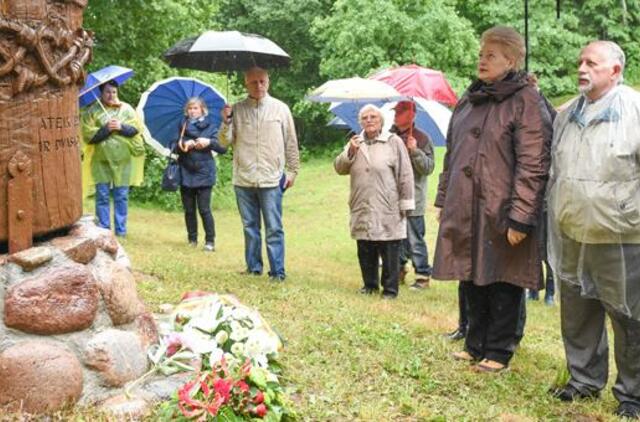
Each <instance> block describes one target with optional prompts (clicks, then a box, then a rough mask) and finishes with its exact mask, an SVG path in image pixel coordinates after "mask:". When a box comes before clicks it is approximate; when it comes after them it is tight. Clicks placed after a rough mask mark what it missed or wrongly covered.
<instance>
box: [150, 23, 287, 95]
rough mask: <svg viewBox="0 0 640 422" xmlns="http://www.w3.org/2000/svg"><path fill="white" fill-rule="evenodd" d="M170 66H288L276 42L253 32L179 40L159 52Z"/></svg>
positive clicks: (221, 68)
mask: <svg viewBox="0 0 640 422" xmlns="http://www.w3.org/2000/svg"><path fill="white" fill-rule="evenodd" d="M163 58H164V60H165V61H166V62H167V63H169V66H171V67H178V68H186V69H195V70H204V71H206V72H227V97H228V96H229V73H230V72H231V71H234V70H247V69H250V68H252V67H254V66H258V67H261V68H263V69H272V68H277V67H286V66H289V62H290V60H291V58H290V57H289V55H288V54H287V53H286V52H285V51H284V50H283V49H282V48H280V47H279V46H278V45H277V44H276V43H274V42H273V41H271V40H270V39H268V38H265V37H262V36H260V35H256V34H246V33H242V32H238V31H206V32H203V33H202V34H200V35H199V36H197V37H193V38H187V39H185V40H182V41H179V42H178V43H176V44H175V45H174V46H173V47H171V48H170V49H168V50H167V51H166V52H165V53H164V54H163Z"/></svg>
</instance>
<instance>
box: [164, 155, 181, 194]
mask: <svg viewBox="0 0 640 422" xmlns="http://www.w3.org/2000/svg"><path fill="white" fill-rule="evenodd" d="M161 186H162V190H164V191H167V192H175V191H177V190H178V188H179V187H180V164H178V161H177V160H176V159H174V158H172V157H169V158H168V162H167V167H165V169H164V172H162V185H161Z"/></svg>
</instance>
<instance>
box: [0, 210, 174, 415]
mask: <svg viewBox="0 0 640 422" xmlns="http://www.w3.org/2000/svg"><path fill="white" fill-rule="evenodd" d="M135 283H136V282H135V280H134V277H133V274H132V272H131V266H130V262H129V259H128V257H127V255H126V253H125V251H124V250H123V248H122V246H120V245H119V244H118V242H117V240H116V238H115V237H114V236H113V234H112V233H111V232H110V231H109V230H105V229H102V228H98V227H97V226H96V225H95V224H94V223H93V218H92V217H83V218H82V219H81V220H80V221H78V222H77V223H76V224H74V225H73V226H72V227H71V228H70V230H69V231H68V233H67V235H65V236H62V237H56V238H54V239H51V240H48V241H44V242H40V243H36V245H35V246H34V247H32V248H30V249H27V250H24V251H21V252H19V253H16V254H13V255H0V315H2V320H0V408H2V409H7V410H9V411H21V412H26V413H43V412H53V411H56V410H59V409H61V408H63V407H66V406H69V405H73V404H80V405H94V404H98V405H101V406H103V408H105V409H107V410H109V411H112V412H113V413H120V414H131V415H132V416H133V415H134V413H136V412H138V413H140V412H142V410H144V412H146V409H148V407H149V403H151V402H153V401H154V400H162V399H166V398H167V397H168V396H169V395H170V394H171V393H173V391H175V388H177V386H179V384H180V382H184V380H183V379H182V377H180V378H177V379H173V380H172V379H166V378H162V377H161V378H155V379H152V380H150V381H148V382H147V383H146V384H145V385H144V387H143V388H138V389H136V391H135V392H134V393H135V395H134V396H133V397H131V396H127V395H125V394H124V387H125V385H126V384H127V383H128V382H130V381H132V380H135V379H137V378H139V377H140V376H141V375H143V374H144V373H145V372H146V371H147V370H148V369H149V368H148V362H149V361H148V359H147V353H146V351H147V348H148V347H149V346H150V345H151V344H153V343H156V342H157V341H158V333H157V329H156V323H155V321H154V318H153V316H152V315H151V314H150V313H149V312H147V311H146V310H145V306H144V304H143V303H142V302H141V301H140V299H139V298H138V295H137V293H136V285H135ZM174 384H175V385H174ZM143 404H144V406H143ZM144 412H142V413H144Z"/></svg>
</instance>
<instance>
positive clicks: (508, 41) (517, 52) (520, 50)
mask: <svg viewBox="0 0 640 422" xmlns="http://www.w3.org/2000/svg"><path fill="white" fill-rule="evenodd" d="M488 43H492V44H497V45H499V46H500V47H501V49H502V53H503V54H504V55H505V56H506V57H507V58H509V59H511V60H513V62H514V65H513V66H514V68H513V70H520V69H522V67H523V66H524V58H525V56H526V54H527V48H526V47H525V45H524V38H522V35H520V34H519V33H518V31H516V30H515V29H513V28H511V27H509V26H501V25H498V26H494V27H493V28H489V29H487V30H486V31H484V32H483V33H482V37H481V38H480V44H482V45H484V44H488Z"/></svg>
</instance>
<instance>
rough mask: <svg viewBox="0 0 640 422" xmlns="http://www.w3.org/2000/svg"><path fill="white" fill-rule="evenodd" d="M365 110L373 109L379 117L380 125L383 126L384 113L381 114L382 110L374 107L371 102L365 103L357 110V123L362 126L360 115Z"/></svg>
mask: <svg viewBox="0 0 640 422" xmlns="http://www.w3.org/2000/svg"><path fill="white" fill-rule="evenodd" d="M367 111H374V112H375V113H376V114H377V115H378V116H379V117H380V127H384V114H382V110H380V108H379V107H376V106H375V105H373V104H366V105H365V106H364V107H362V108H361V109H360V111H359V112H358V123H360V126H362V116H363V115H364V113H366V112H367Z"/></svg>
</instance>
